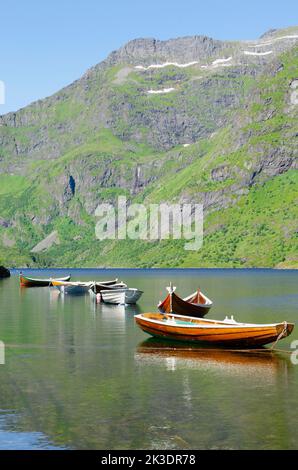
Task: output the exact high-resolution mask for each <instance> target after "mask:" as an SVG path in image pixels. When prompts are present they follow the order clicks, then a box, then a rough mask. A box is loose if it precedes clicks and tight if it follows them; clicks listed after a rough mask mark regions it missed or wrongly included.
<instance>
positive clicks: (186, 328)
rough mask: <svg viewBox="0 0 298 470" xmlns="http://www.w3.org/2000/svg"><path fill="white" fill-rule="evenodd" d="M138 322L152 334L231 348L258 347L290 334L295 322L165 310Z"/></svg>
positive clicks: (141, 317) (146, 315)
mask: <svg viewBox="0 0 298 470" xmlns="http://www.w3.org/2000/svg"><path fill="white" fill-rule="evenodd" d="M135 321H136V323H137V325H138V326H139V327H140V328H141V329H142V330H143V331H145V332H146V333H149V334H150V335H152V336H157V337H161V338H164V339H170V340H176V341H192V342H193V341H195V342H202V343H206V344H209V345H210V344H219V345H223V346H229V347H238V348H239V347H241V348H256V347H260V346H264V345H265V344H269V343H273V342H275V341H277V340H279V339H282V338H285V337H286V336H289V335H290V334H291V332H292V330H293V328H294V324H293V323H287V322H283V323H272V324H254V323H237V322H236V321H235V320H234V319H233V318H231V319H228V318H226V319H225V320H224V321H218V320H206V319H202V318H196V317H186V316H183V315H176V314H169V315H164V314H162V313H143V314H139V315H136V316H135Z"/></svg>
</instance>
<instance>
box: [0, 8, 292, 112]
mask: <svg viewBox="0 0 298 470" xmlns="http://www.w3.org/2000/svg"><path fill="white" fill-rule="evenodd" d="M295 24H298V2H297V0H283V1H276V0H271V1H269V0H250V1H246V2H241V1H239V0H227V1H222V0H204V1H202V0H148V1H147V0H137V1H136V0H122V1H120V0H109V1H101V0H98V1H96V0H72V1H71V0H59V1H58V0H47V1H46V0H45V1H41V0H23V1H22V0H2V1H1V7H0V38H1V48H0V51H1V52H0V54H1V55H0V81H2V82H4V83H5V88H6V102H5V104H0V114H4V113H5V112H8V111H15V110H17V109H18V108H20V107H23V106H25V105H26V104H29V103H30V102H32V101H34V100H36V99H39V98H43V97H45V96H48V95H51V94H52V93H54V92H55V91H57V90H59V89H60V88H62V87H63V86H65V85H68V84H69V83H71V82H72V81H73V80H75V79H77V78H79V77H80V76H81V75H82V74H83V73H84V72H85V70H86V69H87V68H89V67H90V66H92V65H94V64H96V63H98V62H100V61H101V60H102V59H104V58H105V57H106V56H107V54H108V53H109V52H111V51H112V50H114V49H117V48H118V47H120V46H121V45H122V44H124V43H125V42H127V41H128V40H130V39H134V38H136V37H156V38H158V39H167V38H171V37H177V36H188V35H194V34H206V35H208V36H212V37H214V38H217V39H253V38H256V37H258V36H260V35H261V34H262V33H263V32H265V31H266V30H268V29H270V28H282V27H287V26H293V25H295Z"/></svg>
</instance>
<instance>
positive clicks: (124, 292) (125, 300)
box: [100, 288, 143, 305]
mask: <svg viewBox="0 0 298 470" xmlns="http://www.w3.org/2000/svg"><path fill="white" fill-rule="evenodd" d="M142 294H143V291H141V290H139V289H134V288H127V289H113V290H102V291H101V293H100V295H101V299H102V300H103V302H105V303H108V304H116V305H125V304H135V303H136V302H137V301H138V300H139V298H140V297H141V295H142Z"/></svg>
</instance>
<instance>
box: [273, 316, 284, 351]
mask: <svg viewBox="0 0 298 470" xmlns="http://www.w3.org/2000/svg"><path fill="white" fill-rule="evenodd" d="M283 323H284V327H283V330H282V332H281V333H279V335H278V337H277V339H276V340H275V342H274V343H273V345H272V346H271V348H270V349H271V350H272V349H274V346H275V345H276V344H277V343H278V341H279V340H280V339H281V338H283V337H284V336H285V335H286V332H287V328H288V324H287V322H286V321H284V322H283Z"/></svg>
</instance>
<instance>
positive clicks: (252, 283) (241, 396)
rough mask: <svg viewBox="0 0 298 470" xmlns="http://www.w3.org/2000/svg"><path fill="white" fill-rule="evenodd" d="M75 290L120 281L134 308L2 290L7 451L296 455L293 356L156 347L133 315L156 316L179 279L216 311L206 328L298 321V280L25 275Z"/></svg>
mask: <svg viewBox="0 0 298 470" xmlns="http://www.w3.org/2000/svg"><path fill="white" fill-rule="evenodd" d="M24 272H26V273H27V274H28V275H29V274H31V275H32V276H36V277H50V276H52V277H54V276H62V275H64V274H68V273H69V272H71V273H72V276H73V277H72V279H74V280H79V279H80V280H102V279H111V278H114V277H118V278H119V279H121V280H123V281H126V283H127V284H129V286H130V287H137V288H139V289H141V290H143V291H144V294H143V296H142V298H141V299H140V301H139V304H138V305H137V306H130V307H124V306H112V305H104V304H96V302H95V301H94V298H93V297H91V296H90V295H89V294H87V295H86V296H80V297H79V296H77V297H72V296H67V295H65V296H62V295H60V294H59V292H58V291H57V290H56V289H55V288H48V287H45V288H31V289H26V288H20V287H19V279H18V276H17V273H14V275H13V276H12V277H11V278H10V279H4V280H1V281H0V340H2V341H3V342H4V343H5V354H6V357H5V359H6V361H5V365H0V449H111V450H112V449H253V448H256V449H295V448H296V449H297V447H298V428H297V422H298V407H297V398H298V365H294V364H293V363H292V362H291V356H290V354H289V351H291V343H292V341H293V340H295V339H297V338H298V327H297V326H296V330H295V329H294V331H293V333H292V335H291V336H290V337H288V338H286V339H284V340H282V341H280V342H279V343H278V345H277V348H278V349H279V350H283V351H284V352H278V353H277V352H275V353H270V352H262V353H250V352H231V351H224V350H220V349H216V350H215V349H212V350H208V349H204V348H202V347H200V348H199V349H198V348H194V347H192V346H188V345H185V344H181V345H179V343H171V342H166V341H161V340H154V339H151V340H150V339H149V338H150V337H149V336H148V335H146V334H145V333H144V332H142V331H141V330H140V329H139V328H138V327H137V326H136V325H135V323H134V315H135V314H136V313H140V312H145V311H155V310H156V304H157V302H158V301H159V300H161V299H163V298H164V297H165V295H166V290H165V287H166V286H168V285H169V283H170V281H172V282H173V283H174V285H175V286H177V293H179V294H181V295H182V296H185V295H187V294H190V293H191V292H192V291H194V290H196V289H197V287H198V286H199V287H200V288H201V289H202V291H203V292H204V293H206V295H207V296H208V297H210V298H211V299H212V300H213V301H214V306H213V308H212V309H211V310H210V312H209V314H208V316H207V318H217V319H224V317H225V316H226V315H234V317H235V319H236V320H237V321H245V322H259V323H272V322H279V321H283V320H287V321H292V322H295V321H296V318H297V311H298V309H297V307H298V289H297V287H298V272H297V271H290V270H289V271H280V270H265V269H258V270H253V269H252V270H232V269H231V270H230V269H225V270H223V269H222V270H221V269H209V270H123V269H118V270H25V271H24Z"/></svg>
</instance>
